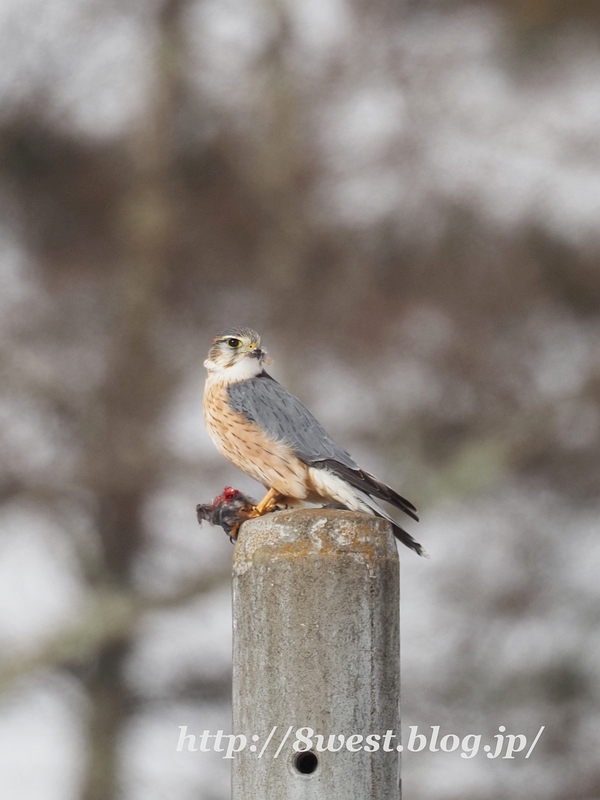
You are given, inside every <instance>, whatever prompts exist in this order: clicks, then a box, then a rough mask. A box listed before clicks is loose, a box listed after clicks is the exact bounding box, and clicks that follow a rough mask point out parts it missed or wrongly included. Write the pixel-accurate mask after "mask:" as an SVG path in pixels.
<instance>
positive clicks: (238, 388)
mask: <svg viewBox="0 0 600 800" xmlns="http://www.w3.org/2000/svg"><path fill="white" fill-rule="evenodd" d="M227 391H228V392H229V400H230V402H231V405H232V407H233V408H234V409H235V410H236V411H237V412H238V413H239V414H242V415H243V416H244V417H246V419H248V420H250V422H254V423H255V424H256V425H258V426H259V427H260V428H262V429H263V430H265V431H267V433H268V434H269V435H270V436H272V437H273V439H275V440H277V441H280V442H286V443H287V444H288V445H290V447H292V449H293V450H294V453H295V454H296V455H297V456H298V458H299V459H300V460H301V461H303V462H304V463H305V464H311V465H312V464H316V462H320V461H330V462H336V463H338V464H343V465H344V466H345V467H348V468H349V469H351V470H355V469H358V464H357V463H356V462H355V461H354V459H353V458H352V456H351V455H350V454H349V453H347V452H346V451H345V450H344V449H343V448H342V447H340V446H339V444H337V443H336V442H334V440H333V439H332V438H331V436H330V435H329V434H328V433H327V431H326V430H325V428H324V427H323V426H322V425H321V423H320V422H318V421H317V420H316V419H315V417H314V416H313V415H312V414H311V413H310V411H309V410H308V408H306V406H305V405H304V404H303V403H301V402H300V400H298V398H297V397H294V395H293V394H292V393H291V392H288V390H287V389H286V388H285V387H284V386H282V385H281V384H280V383H277V381H276V380H275V379H274V378H272V377H271V376H270V375H268V374H267V373H266V372H265V373H263V374H262V375H259V376H258V377H256V378H250V379H249V380H247V381H240V382H239V383H232V384H231V385H230V386H229V387H228V390H227Z"/></svg>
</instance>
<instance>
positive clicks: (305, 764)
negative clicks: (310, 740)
mask: <svg viewBox="0 0 600 800" xmlns="http://www.w3.org/2000/svg"><path fill="white" fill-rule="evenodd" d="M294 766H295V767H296V769H297V770H298V772H299V773H300V774H301V775H312V774H313V772H314V771H315V770H316V768H317V767H318V766H319V759H318V758H317V756H316V755H315V754H314V753H313V751H312V750H303V751H302V752H301V753H296V755H295V756H294Z"/></svg>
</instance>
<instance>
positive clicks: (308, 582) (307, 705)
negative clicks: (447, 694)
mask: <svg viewBox="0 0 600 800" xmlns="http://www.w3.org/2000/svg"><path fill="white" fill-rule="evenodd" d="M233 569H234V579H233V618H234V623H233V624H234V645H233V649H234V655H233V730H234V732H235V733H236V734H244V735H245V736H246V737H247V739H248V745H247V747H246V749H245V750H243V751H242V752H240V753H238V754H236V756H235V758H234V761H233V800H300V799H302V800H398V798H399V797H400V789H399V773H400V754H399V753H398V752H397V750H396V746H397V745H398V744H399V741H400V740H399V733H400V716H399V709H398V702H399V691H400V663H399V660H400V646H399V569H398V554H397V551H396V545H395V542H394V538H393V536H392V534H391V531H390V529H389V526H388V523H387V522H385V521H384V520H379V519H376V518H374V517H368V516H366V515H364V514H358V513H354V512H348V511H335V510H329V509H303V510H300V511H284V512H277V513H275V514H269V515H267V516H265V517H262V518H260V519H257V520H252V521H250V522H246V523H245V524H244V525H243V526H242V530H241V532H240V536H239V540H238V543H237V544H236V548H235V554H234V568H233ZM274 726H277V728H276V730H275V732H274V734H273V736H272V739H271V741H270V742H269V744H268V745H267V747H266V749H265V750H264V753H263V755H262V757H261V758H258V754H259V753H260V751H261V749H262V748H263V746H264V744H265V741H266V739H267V737H268V735H269V734H270V733H271V731H272V730H273V728H274ZM290 726H291V728H292V732H291V733H290V735H289V738H288V740H287V741H286V743H285V745H284V747H283V748H282V750H281V753H280V755H279V756H278V757H277V758H274V755H275V753H276V751H277V748H278V747H279V745H280V743H281V741H282V739H283V737H284V736H285V734H286V732H287V731H288V729H289V728H290ZM306 727H310V728H312V729H313V731H314V732H315V733H316V734H321V735H323V736H324V737H325V739H324V743H323V744H324V745H327V742H328V737H329V735H331V734H333V735H335V736H336V737H337V735H338V734H342V735H343V736H344V737H345V739H346V740H347V739H348V737H349V736H351V735H353V734H354V735H359V736H362V737H365V738H366V737H367V736H368V735H369V734H377V735H379V736H381V737H382V740H380V741H379V742H378V744H379V750H378V751H376V752H366V751H365V750H364V749H362V748H363V747H364V746H365V745H366V742H365V741H364V740H363V741H362V742H360V741H359V740H358V738H356V739H354V740H352V741H351V743H350V746H351V747H354V748H360V749H358V751H357V752H351V751H350V750H349V749H348V748H347V745H346V743H345V744H344V746H343V747H342V749H341V750H340V751H339V752H330V751H326V752H318V751H317V748H316V739H315V737H313V746H312V751H313V752H314V754H315V756H316V759H317V760H316V761H315V758H314V756H308V760H307V757H306V756H304V757H303V758H304V764H303V763H302V761H300V762H296V761H295V758H296V757H297V754H296V753H295V752H294V751H293V750H292V744H293V742H294V741H295V739H296V731H297V730H298V729H299V728H306ZM386 731H392V732H393V733H394V734H395V735H396V736H397V737H398V738H395V739H391V740H390V743H389V746H390V747H393V748H394V749H393V750H392V751H391V752H383V750H382V744H383V736H384V735H385V734H386ZM305 733H306V732H305ZM253 735H254V736H257V737H259V738H258V740H256V741H254V740H252V736H253ZM240 741H241V740H240ZM374 741H375V740H374ZM333 744H334V746H335V747H338V746H339V745H340V740H339V739H337V738H336V740H335V742H334V743H333ZM250 745H253V746H255V747H256V748H257V749H256V751H255V752H251V751H250V749H249V747H250ZM366 746H371V745H370V744H367V745H366ZM311 759H312V760H311ZM296 763H298V764H299V766H300V767H303V768H304V769H311V768H314V767H315V766H316V769H314V771H313V772H312V773H310V774H302V772H300V771H299V770H298V768H297V766H295V764H296Z"/></svg>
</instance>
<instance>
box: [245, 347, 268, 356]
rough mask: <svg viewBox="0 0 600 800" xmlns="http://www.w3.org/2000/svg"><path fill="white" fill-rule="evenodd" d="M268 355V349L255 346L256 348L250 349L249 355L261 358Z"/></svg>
mask: <svg viewBox="0 0 600 800" xmlns="http://www.w3.org/2000/svg"><path fill="white" fill-rule="evenodd" d="M265 355H266V350H261V349H260V347H255V348H254V350H250V351H249V352H248V356H249V357H250V358H258V359H261V358H263V357H264V356H265Z"/></svg>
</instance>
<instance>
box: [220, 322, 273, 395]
mask: <svg viewBox="0 0 600 800" xmlns="http://www.w3.org/2000/svg"><path fill="white" fill-rule="evenodd" d="M269 363H270V360H269V359H268V358H267V351H266V350H264V349H263V348H261V346H260V336H259V335H258V333H256V331H253V330H251V329H250V328H229V329H228V330H226V331H224V332H223V333H220V334H219V335H218V336H216V337H215V338H214V339H213V343H212V345H211V346H210V350H209V351H208V358H207V359H206V361H205V362H204V366H205V367H206V369H207V370H208V371H209V373H211V374H213V376H214V377H219V378H221V379H223V380H228V381H231V382H233V381H243V380H248V379H249V378H255V377H256V376H257V375H260V373H261V372H262V371H263V369H264V367H265V365H266V364H269Z"/></svg>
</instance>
